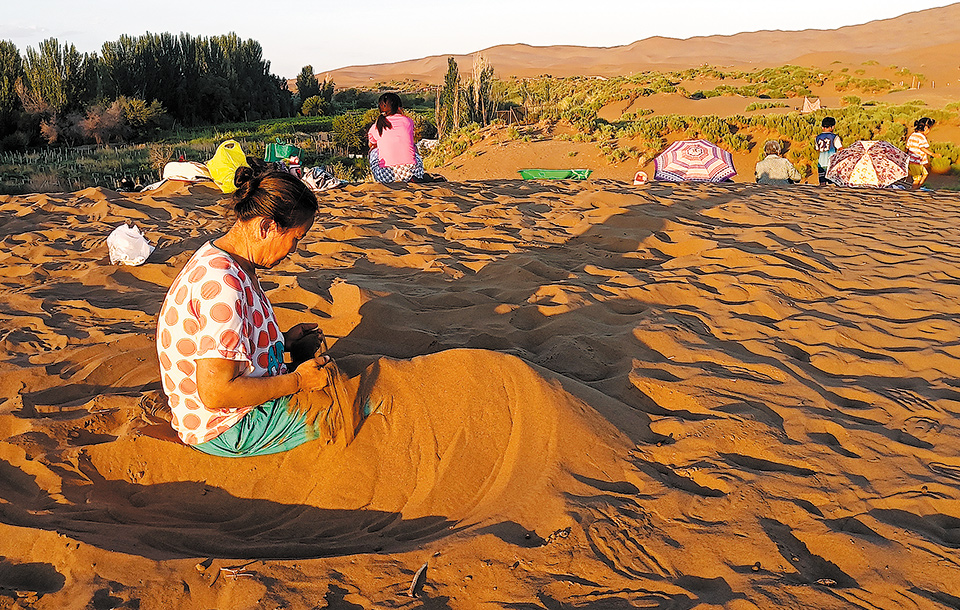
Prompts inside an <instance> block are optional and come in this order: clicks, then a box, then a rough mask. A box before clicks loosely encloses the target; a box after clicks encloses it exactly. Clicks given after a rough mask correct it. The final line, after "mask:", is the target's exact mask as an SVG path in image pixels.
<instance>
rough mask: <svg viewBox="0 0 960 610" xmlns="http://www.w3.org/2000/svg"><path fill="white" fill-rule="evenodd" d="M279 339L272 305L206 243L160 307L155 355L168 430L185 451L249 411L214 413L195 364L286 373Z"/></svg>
mask: <svg viewBox="0 0 960 610" xmlns="http://www.w3.org/2000/svg"><path fill="white" fill-rule="evenodd" d="M283 347H284V346H283V334H281V332H280V328H279V326H278V325H277V319H276V317H275V316H274V314H273V307H272V306H271V305H270V301H269V300H268V299H267V297H266V295H264V294H263V293H262V292H261V291H260V287H259V284H258V283H257V281H256V279H255V278H250V277H249V276H248V275H247V274H246V273H245V272H244V271H243V269H241V268H240V266H239V265H237V263H236V262H234V260H233V259H232V258H230V256H229V255H227V253H225V252H224V251H223V250H220V249H219V248H217V247H216V246H214V245H213V243H212V242H207V243H206V244H204V245H203V246H202V247H201V248H200V249H199V250H197V252H196V253H195V254H194V255H193V257H192V258H191V259H190V260H189V261H188V262H187V264H186V265H185V266H184V268H183V270H182V271H180V275H178V276H177V278H176V279H175V280H174V281H173V284H171V286H170V290H169V291H167V296H166V298H165V299H164V300H163V307H162V308H161V309H160V320H159V322H158V324H157V355H158V357H159V359H160V376H161V379H162V380H163V391H164V392H165V393H166V395H167V396H168V398H169V400H170V410H171V411H172V413H173V418H172V420H171V424H172V425H173V428H174V429H175V430H176V431H177V434H178V435H179V436H180V439H181V440H182V441H183V442H184V443H186V444H188V445H196V444H199V443H204V442H206V441H208V440H210V439H212V438H216V437H217V436H219V435H220V434H222V433H223V432H224V431H226V430H227V429H229V428H230V427H231V426H233V425H234V424H236V423H237V422H238V421H240V419H242V418H243V416H244V415H246V414H247V413H248V412H249V411H250V410H251V409H252V408H253V407H237V408H229V409H220V410H217V411H213V410H210V409H207V408H206V407H205V406H204V404H203V401H202V400H200V395H199V393H198V391H197V366H196V362H197V360H201V359H204V358H222V359H225V360H235V361H238V362H244V363H246V372H245V373H244V374H246V375H248V376H251V377H265V376H270V375H280V374H283V373H286V372H287V370H286V366H285V365H284V363H283Z"/></svg>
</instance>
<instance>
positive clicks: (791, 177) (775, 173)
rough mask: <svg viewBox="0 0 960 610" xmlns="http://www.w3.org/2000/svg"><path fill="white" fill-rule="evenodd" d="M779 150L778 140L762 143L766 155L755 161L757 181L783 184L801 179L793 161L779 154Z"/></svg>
mask: <svg viewBox="0 0 960 610" xmlns="http://www.w3.org/2000/svg"><path fill="white" fill-rule="evenodd" d="M780 151H781V148H780V142H779V140H767V141H766V143H765V144H764V145H763V153H764V154H765V155H766V157H764V158H763V160H762V161H760V162H758V163H757V170H756V176H757V182H758V183H760V184H772V185H778V186H784V185H787V184H793V183H795V182H800V180H802V179H803V177H802V176H801V175H800V172H798V171H797V168H796V167H794V166H793V163H790V162H789V161H787V160H786V159H784V158H783V157H781V156H780Z"/></svg>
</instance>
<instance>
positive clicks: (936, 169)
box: [930, 157, 952, 174]
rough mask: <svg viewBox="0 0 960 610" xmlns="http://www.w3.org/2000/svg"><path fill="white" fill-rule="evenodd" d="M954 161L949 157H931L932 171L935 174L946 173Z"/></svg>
mask: <svg viewBox="0 0 960 610" xmlns="http://www.w3.org/2000/svg"><path fill="white" fill-rule="evenodd" d="M951 165H952V163H951V162H950V159H949V158H948V157H933V158H932V159H930V171H932V172H933V173H935V174H946V173H947V172H949V171H950V166H951Z"/></svg>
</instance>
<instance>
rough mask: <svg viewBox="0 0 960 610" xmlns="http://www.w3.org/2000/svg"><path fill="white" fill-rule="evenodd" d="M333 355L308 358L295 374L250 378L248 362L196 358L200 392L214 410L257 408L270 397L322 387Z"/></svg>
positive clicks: (201, 396) (201, 397)
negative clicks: (326, 369) (247, 373)
mask: <svg viewBox="0 0 960 610" xmlns="http://www.w3.org/2000/svg"><path fill="white" fill-rule="evenodd" d="M329 361H330V358H329V357H327V356H321V357H320V358H314V359H312V360H307V361H306V362H304V363H303V364H301V365H300V366H299V367H298V368H297V370H296V371H294V372H293V373H287V374H286V375H274V376H272V377H248V376H247V375H244V374H243V371H244V370H245V369H246V363H244V362H239V361H236V360H227V359H225V358H203V359H201V360H197V393H198V394H199V395H200V400H202V401H203V404H204V406H206V407H207V408H208V409H210V410H211V411H217V410H220V409H227V408H231V407H234V408H236V407H254V406H256V405H259V404H263V403H265V402H267V401H268V400H274V399H276V398H280V397H281V396H289V395H290V394H296V393H297V392H299V391H300V390H303V389H308V388H315V387H323V386H324V385H326V383H327V380H328V378H329V377H328V376H327V373H326V371H324V370H323V367H324V365H325V364H327V362H329Z"/></svg>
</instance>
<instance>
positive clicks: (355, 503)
mask: <svg viewBox="0 0 960 610" xmlns="http://www.w3.org/2000/svg"><path fill="white" fill-rule="evenodd" d="M0 211H2V213H3V219H4V220H3V224H2V239H3V245H4V248H3V251H2V252H3V253H2V254H0V256H2V257H3V259H2V260H3V263H4V271H3V273H2V274H0V290H2V291H3V299H2V309H0V387H2V389H3V390H4V392H3V394H2V397H3V398H2V399H0V400H2V404H0V439H2V440H0V607H30V608H57V609H59V608H88V607H93V608H121V607H122V608H135V607H139V608H144V609H147V608H213V607H217V608H275V607H283V608H317V607H330V608H384V607H392V608H396V607H411V608H413V607H424V608H453V609H468V608H470V609H472V608H514V609H516V608H531V609H532V608H550V609H552V608H590V609H605V608H632V607H645V608H719V607H723V608H734V609H742V608H773V607H777V608H810V609H814V608H816V609H825V608H838V609H839V608H871V609H874V608H884V609H894V608H956V607H958V606H960V585H958V583H960V562H958V560H957V548H958V546H960V509H958V506H960V503H958V495H960V443H958V442H957V440H958V435H960V430H958V425H957V421H958V419H957V417H958V411H960V406H958V405H960V392H958V389H957V388H958V385H960V384H958V381H957V374H956V372H957V370H960V367H958V364H960V363H958V360H960V348H958V341H957V337H958V336H960V325H958V323H957V320H958V319H960V305H958V303H960V272H958V271H957V268H958V263H960V248H958V246H957V243H958V242H960V239H958V237H960V235H958V230H957V228H956V223H955V218H956V215H957V214H958V212H960V197H957V196H956V194H953V193H944V192H940V193H932V194H931V193H922V194H915V193H908V192H879V191H869V190H867V191H860V190H852V189H838V188H825V189H820V188H817V187H812V186H798V187H795V188H793V189H789V190H787V189H771V188H764V187H760V186H757V185H753V184H728V185H695V184H677V185H671V184H664V183H651V184H648V185H646V186H643V187H632V186H627V185H625V184H624V183H623V182H615V181H612V180H597V181H592V182H585V183H547V182H544V183H539V182H520V181H507V180H499V181H488V182H479V181H478V182H462V183H446V184H442V185H437V186H428V185H423V186H411V187H407V188H393V187H389V186H383V185H362V186H349V187H347V188H345V189H342V190H338V191H332V192H328V193H325V194H324V195H323V196H322V197H321V213H320V217H319V221H318V223H317V224H316V225H315V226H314V229H313V231H312V232H311V233H310V234H309V235H308V236H307V238H306V239H305V240H304V241H303V242H301V244H300V250H299V251H298V252H297V253H296V254H295V255H293V256H292V257H291V258H289V259H287V260H286V261H285V262H284V263H282V264H281V265H280V266H278V267H277V268H276V269H274V270H272V271H269V272H266V273H264V275H263V277H262V281H263V285H264V287H265V288H266V289H267V290H268V293H269V295H270V298H271V300H272V301H273V303H274V305H275V307H276V308H277V313H278V317H279V319H280V322H281V325H282V326H284V327H286V326H289V325H291V324H293V323H295V322H301V321H316V322H318V323H319V324H320V326H321V327H322V328H323V329H324V330H325V331H326V332H327V333H328V335H329V336H330V337H331V338H332V339H335V343H334V345H333V346H332V352H333V355H334V356H335V357H336V358H337V360H338V362H340V364H341V366H342V367H343V369H344V370H345V371H346V372H347V373H348V374H350V375H360V374H364V375H365V376H366V377H365V379H367V380H368V382H369V384H370V387H371V393H372V397H373V400H374V401H375V403H376V404H377V405H379V407H380V408H379V412H378V413H377V414H375V415H373V416H372V417H371V418H370V419H369V420H368V421H367V422H365V424H364V426H363V427H362V428H361V430H360V432H359V434H358V436H357V438H356V440H355V441H354V443H353V444H351V445H350V446H349V447H343V446H342V445H337V444H331V445H322V444H320V443H319V442H318V443H314V444H308V445H305V446H302V447H300V448H298V449H296V450H294V451H292V452H289V453H287V454H283V455H278V456H268V457H262V458H251V459H245V460H237V461H229V460H224V459H219V458H213V457H209V456H203V455H200V454H198V453H197V452H194V451H192V450H190V449H189V448H186V447H184V446H181V445H179V444H176V443H173V442H170V441H165V440H160V439H158V438H154V437H152V436H148V435H145V434H144V433H143V430H145V429H147V426H149V425H150V424H155V425H156V424H160V425H162V424H163V418H164V414H165V400H164V398H163V396H162V394H161V393H160V389H159V388H160V384H159V379H158V372H157V371H158V368H157V362H156V356H155V353H154V351H153V350H154V343H153V332H154V326H155V317H156V315H157V311H158V309H159V305H160V302H161V299H162V296H163V294H164V292H165V291H166V288H167V286H168V285H169V284H170V282H171V281H172V279H173V277H174V276H175V275H176V273H177V271H178V270H179V268H180V267H181V266H182V265H183V264H184V263H185V262H186V260H187V258H189V256H190V254H191V253H192V252H193V250H194V249H196V248H197V247H198V246H199V245H200V244H201V243H203V241H204V240H205V239H207V237H208V236H209V235H211V234H214V233H216V232H218V231H222V230H224V229H225V228H226V227H227V226H228V222H229V221H228V220H227V214H226V211H227V210H226V207H225V206H224V205H223V204H222V203H220V202H219V192H218V191H215V190H214V189H211V188H209V187H207V186H203V185H197V186H192V187H176V186H174V185H168V186H167V187H165V189H164V190H161V191H159V192H154V193H149V194H117V193H114V192H112V191H104V190H98V189H88V190H85V191H81V192H79V193H73V194H44V195H29V196H17V197H9V196H8V197H2V198H0ZM127 218H132V219H135V220H136V222H137V223H138V224H139V225H140V226H141V227H143V228H144V230H145V231H146V234H147V235H148V237H150V239H151V240H153V241H154V243H156V244H157V245H158V249H157V251H156V252H155V253H154V255H153V256H152V257H151V258H150V260H149V261H148V262H147V264H145V265H143V266H141V267H133V268H131V267H114V266H111V265H110V264H109V261H108V258H107V251H106V246H105V238H106V235H107V234H108V233H109V231H110V230H111V229H112V228H113V227H114V226H116V225H117V224H119V223H121V222H122V221H123V220H124V219H127ZM425 563H426V564H427V566H428V567H427V569H426V571H425V577H423V576H424V575H422V577H423V579H422V583H421V585H420V587H418V589H417V595H418V597H417V599H411V598H410V597H407V596H406V592H407V591H408V589H409V587H410V584H411V581H412V580H413V578H414V574H415V573H416V572H417V571H418V569H420V568H421V566H423V565H424V564H425Z"/></svg>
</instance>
